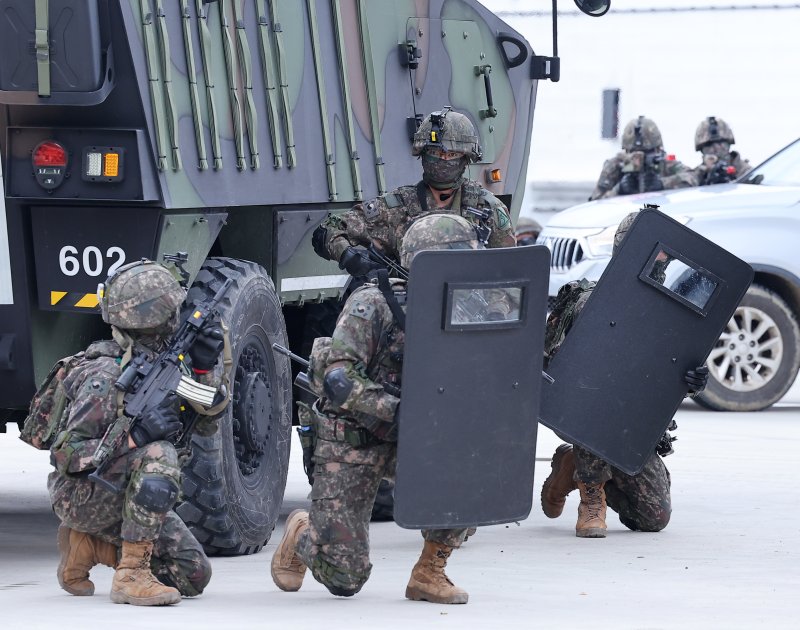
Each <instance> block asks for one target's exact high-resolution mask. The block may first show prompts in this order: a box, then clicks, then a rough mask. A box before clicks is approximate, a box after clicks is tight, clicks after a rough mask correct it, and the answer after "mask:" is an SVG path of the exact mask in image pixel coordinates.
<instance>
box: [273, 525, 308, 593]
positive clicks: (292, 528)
mask: <svg viewBox="0 0 800 630" xmlns="http://www.w3.org/2000/svg"><path fill="white" fill-rule="evenodd" d="M306 529H308V512H306V511H305V510H294V511H293V512H292V513H291V514H289V516H288V517H287V518H286V527H285V529H284V532H283V538H281V542H279V543H278V548H277V549H276V550H275V553H274V555H273V556H272V569H271V573H272V581H273V582H275V586H277V587H278V588H279V589H281V590H282V591H299V590H300V587H301V586H302V585H303V577H305V574H306V565H305V564H303V561H302V560H300V556H298V555H297V553H296V552H295V549H296V548H297V540H298V539H299V538H300V534H302V533H303V532H304V531H305V530H306Z"/></svg>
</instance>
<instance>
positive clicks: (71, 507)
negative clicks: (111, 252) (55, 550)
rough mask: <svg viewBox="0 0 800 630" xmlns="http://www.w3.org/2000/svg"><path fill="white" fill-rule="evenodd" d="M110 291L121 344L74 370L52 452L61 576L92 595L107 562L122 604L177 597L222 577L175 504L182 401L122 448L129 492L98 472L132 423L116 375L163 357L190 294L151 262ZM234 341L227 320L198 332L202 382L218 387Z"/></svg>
mask: <svg viewBox="0 0 800 630" xmlns="http://www.w3.org/2000/svg"><path fill="white" fill-rule="evenodd" d="M99 292H100V291H99ZM102 292H103V295H102V297H101V309H102V315H103V320H104V321H105V322H106V323H108V324H110V325H111V327H112V332H113V337H114V341H100V342H95V343H93V344H91V345H90V346H89V348H88V349H87V350H86V352H85V356H84V358H83V360H82V361H81V362H80V363H78V364H77V365H76V366H75V367H74V368H73V369H72V370H71V371H70V372H69V374H68V375H67V376H66V378H65V380H64V386H65V388H66V394H67V399H68V401H69V407H68V416H67V421H66V424H65V426H64V430H63V431H62V432H61V433H60V434H59V435H58V436H57V438H56V440H55V442H54V443H53V446H52V448H51V456H50V457H51V461H52V463H53V465H54V466H55V471H53V472H52V473H51V474H50V477H49V479H48V488H49V491H50V499H51V501H52V504H53V510H54V511H55V513H56V514H57V515H58V517H59V519H60V520H61V525H60V527H59V530H58V547H59V551H60V553H61V561H60V564H59V567H58V572H57V575H58V580H59V583H60V584H61V587H62V588H63V589H64V590H66V591H68V592H69V593H71V594H73V595H92V594H94V584H93V583H92V582H91V581H90V580H89V570H90V569H91V568H92V567H93V566H95V565H96V564H105V565H106V566H110V567H113V568H115V569H116V572H115V574H114V580H113V584H112V587H111V599H112V600H113V601H114V602H116V603H128V604H136V605H142V606H151V605H164V604H176V603H178V602H180V599H181V595H183V596H194V595H199V594H200V593H202V592H203V589H204V588H205V586H206V584H208V581H209V579H210V578H211V565H210V563H209V561H208V558H207V557H206V555H205V553H204V552H203V548H202V547H201V545H200V544H199V543H198V542H197V540H196V539H195V537H194V536H193V535H192V533H191V532H190V531H189V529H188V528H187V527H186V525H185V524H184V523H183V521H181V519H180V518H179V517H178V515H177V514H176V513H175V512H174V511H172V506H173V505H174V503H175V501H176V500H177V498H178V494H179V492H180V488H181V470H180V464H179V456H178V453H177V452H176V450H175V447H174V446H173V444H172V443H171V442H170V441H169V440H170V438H172V437H174V435H175V434H176V433H177V432H178V431H179V430H180V428H181V426H182V425H181V422H180V420H179V400H178V399H177V397H168V398H167V399H165V401H164V403H163V404H162V405H161V406H160V407H159V408H157V409H155V410H154V411H152V412H150V413H145V414H144V416H143V417H142V418H141V419H140V420H139V422H138V423H137V424H136V425H134V427H133V428H132V429H130V431H129V433H128V435H127V436H126V437H125V439H123V440H121V446H120V448H119V449H118V450H117V451H116V452H115V453H113V454H112V455H111V457H112V458H113V461H112V463H111V465H110V466H109V468H108V470H107V472H106V473H104V478H106V479H107V480H108V481H110V482H111V483H113V484H115V485H117V486H118V487H121V488H122V492H121V493H120V494H115V493H114V492H112V491H110V490H109V489H106V488H105V487H103V486H102V485H100V484H96V483H94V482H92V481H91V480H90V479H88V475H89V473H91V472H92V471H93V470H94V465H93V463H92V456H93V455H94V453H95V450H96V449H97V446H98V444H99V443H100V441H101V439H102V438H103V436H104V435H106V434H107V433H108V436H109V437H111V436H112V434H114V433H115V432H117V431H128V428H127V426H128V425H127V423H126V422H124V420H122V418H123V416H122V415H121V406H122V404H123V403H122V394H121V393H120V392H119V391H118V390H117V389H115V388H114V383H115V381H116V380H117V379H118V378H119V376H120V374H121V371H122V366H123V365H124V363H126V360H127V359H129V358H130V352H129V350H130V351H134V350H135V351H137V352H144V353H145V354H146V355H148V356H149V357H150V358H151V359H152V358H154V357H155V356H156V355H157V353H159V352H160V351H162V350H163V349H164V348H165V344H166V342H167V341H168V340H169V338H170V336H171V335H172V333H174V332H175V330H176V328H177V324H178V314H179V309H180V305H181V303H182V302H183V300H184V298H185V295H186V293H185V291H184V289H183V288H182V287H181V286H180V285H179V284H178V282H177V281H176V280H175V278H174V277H173V276H172V275H171V274H170V272H169V271H168V270H167V269H165V268H164V267H162V266H161V265H158V264H156V263H152V262H149V261H142V262H137V263H133V264H131V265H126V266H124V267H121V268H120V269H119V270H118V271H117V272H116V274H115V275H113V276H111V277H110V278H109V279H108V281H107V283H106V285H105V287H104V289H103V290H102ZM222 344H223V335H222V331H221V330H220V329H219V328H217V327H212V328H211V330H209V331H208V332H206V333H202V332H201V334H199V335H198V338H197V341H196V343H195V344H194V346H193V347H192V348H191V349H190V351H189V355H190V358H191V361H192V363H191V367H192V369H193V371H194V373H195V375H196V378H197V380H198V381H201V382H205V384H206V385H213V386H217V385H218V382H219V374H220V372H221V369H220V367H219V366H217V365H216V364H217V357H218V355H219V353H220V351H221V349H222ZM216 429H217V424H216V420H215V419H214V418H213V417H211V416H201V417H200V420H199V421H198V423H197V425H196V430H197V432H198V433H200V434H203V435H210V434H211V433H213V432H214V431H216Z"/></svg>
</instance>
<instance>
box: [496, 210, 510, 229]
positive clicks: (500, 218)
mask: <svg viewBox="0 0 800 630" xmlns="http://www.w3.org/2000/svg"><path fill="white" fill-rule="evenodd" d="M495 212H496V213H497V227H499V228H501V229H504V228H506V227H508V225H509V224H510V223H511V219H510V218H509V216H508V214H507V213H506V211H505V210H503V208H501V207H500V206H497V207H496V208H495Z"/></svg>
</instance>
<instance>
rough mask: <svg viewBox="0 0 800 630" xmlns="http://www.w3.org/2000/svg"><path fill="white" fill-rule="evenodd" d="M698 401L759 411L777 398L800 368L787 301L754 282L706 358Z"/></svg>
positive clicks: (799, 337)
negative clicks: (703, 386)
mask: <svg viewBox="0 0 800 630" xmlns="http://www.w3.org/2000/svg"><path fill="white" fill-rule="evenodd" d="M707 365H708V370H709V379H708V386H707V387H706V389H705V390H704V391H703V392H702V393H701V394H700V395H698V396H697V397H695V400H696V401H697V402H698V403H699V404H700V405H702V406H703V407H706V408H708V409H714V410H716V411H759V410H761V409H766V408H767V407H769V406H770V405H772V404H774V403H776V402H777V401H779V400H780V399H781V398H782V397H783V395H784V394H785V393H786V392H787V391H788V390H789V388H790V387H791V386H792V385H793V384H794V381H795V378H797V371H798V368H799V367H800V328H798V325H797V319H796V318H795V316H794V314H793V313H792V311H791V309H790V308H789V307H788V306H787V304H786V302H785V301H784V300H783V299H782V298H781V297H780V296H779V295H778V294H777V293H774V292H773V291H770V290H769V289H766V288H764V287H762V286H759V285H752V286H751V287H750V288H749V289H748V290H747V293H746V294H745V296H744V298H743V299H742V301H741V303H740V304H739V307H738V308H737V309H736V313H734V315H733V317H732V318H731V320H730V321H729V322H728V325H727V327H726V329H725V331H724V332H723V333H722V335H721V336H720V338H719V340H718V341H717V343H716V345H715V346H714V349H713V350H712V351H711V354H709V356H708V361H707Z"/></svg>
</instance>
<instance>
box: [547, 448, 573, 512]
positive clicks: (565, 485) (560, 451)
mask: <svg viewBox="0 0 800 630" xmlns="http://www.w3.org/2000/svg"><path fill="white" fill-rule="evenodd" d="M550 468H551V469H552V470H551V472H550V476H549V477H547V479H545V480H544V483H543V484H542V511H543V512H544V514H545V516H547V517H548V518H556V517H558V516H561V512H563V511H564V503H566V501H567V495H568V494H569V493H570V492H572V491H573V490H575V488H577V487H578V484H577V483H575V456H574V454H573V452H572V445H571V444H562V445H561V446H559V447H558V448H557V449H556V452H555V453H554V454H553V461H552V462H550Z"/></svg>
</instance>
